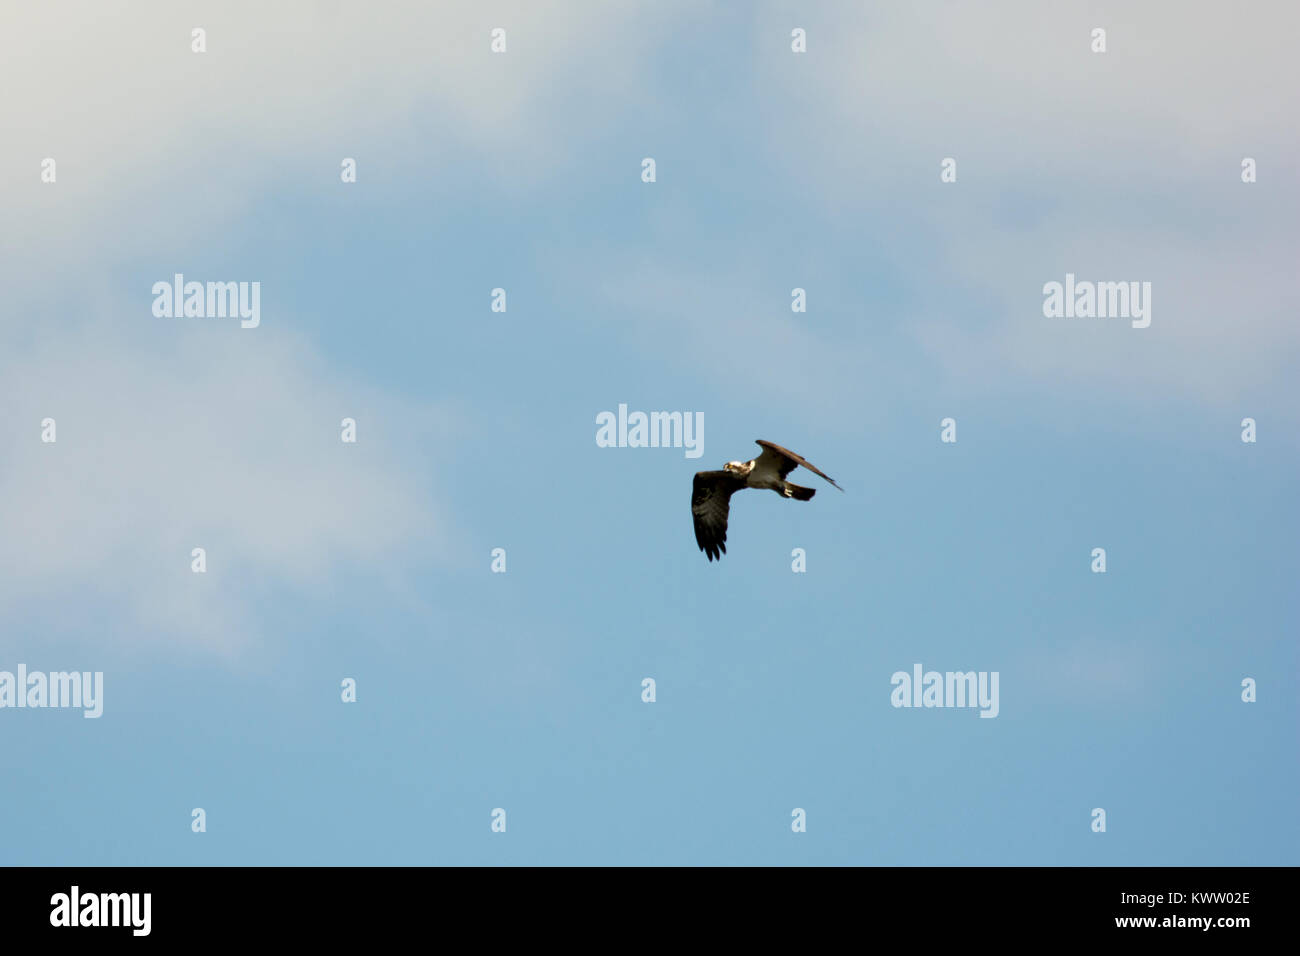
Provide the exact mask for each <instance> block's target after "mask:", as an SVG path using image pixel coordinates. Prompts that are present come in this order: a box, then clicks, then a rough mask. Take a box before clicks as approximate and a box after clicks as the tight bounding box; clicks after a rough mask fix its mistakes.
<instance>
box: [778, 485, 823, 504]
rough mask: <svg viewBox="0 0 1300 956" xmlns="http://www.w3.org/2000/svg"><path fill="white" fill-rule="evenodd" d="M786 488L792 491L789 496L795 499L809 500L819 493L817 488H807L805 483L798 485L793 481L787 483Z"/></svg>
mask: <svg viewBox="0 0 1300 956" xmlns="http://www.w3.org/2000/svg"><path fill="white" fill-rule="evenodd" d="M785 489H786V491H788V492H789V493H790V494H789V497H791V498H793V499H794V500H795V501H808V500H810V499H811V498H812V496H813V495H815V494H817V489H816V488H805V487H803V485H796V484H795V483H794V482H791V481H787V482H786V483H785Z"/></svg>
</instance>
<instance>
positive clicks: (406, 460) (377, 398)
mask: <svg viewBox="0 0 1300 956" xmlns="http://www.w3.org/2000/svg"><path fill="white" fill-rule="evenodd" d="M160 321H162V320H160ZM176 321H183V320H176ZM191 321H192V322H194V323H196V324H195V325H194V326H193V328H192V330H191V334H189V335H185V334H178V335H176V336H175V339H174V341H173V342H171V343H170V344H168V345H167V346H165V347H156V348H142V347H139V346H138V343H132V342H129V341H126V340H124V337H123V335H122V332H121V329H120V327H117V326H109V325H106V324H97V323H91V324H89V325H87V326H86V327H85V328H83V329H82V330H81V332H80V334H79V337H78V338H77V339H76V341H75V344H73V345H72V346H71V347H68V346H66V345H65V341H66V340H65V338H64V337H63V336H61V335H59V336H55V335H49V334H38V339H37V341H36V342H35V343H34V344H33V345H32V346H30V347H29V348H27V349H24V350H22V351H21V352H19V353H14V352H12V351H8V350H7V351H6V352H5V353H4V355H3V358H0V407H3V408H5V410H6V416H5V418H6V424H7V427H6V429H5V431H4V433H3V449H0V454H2V455H3V459H4V461H5V467H4V469H3V470H2V471H0V527H4V528H5V534H4V536H3V538H0V607H8V608H9V609H11V610H12V609H14V608H15V607H18V606H20V605H22V604H23V602H30V601H37V602H45V603H47V604H49V603H51V602H53V603H54V604H56V605H57V604H62V603H65V602H66V603H74V602H85V603H87V604H88V605H90V606H92V607H94V606H97V605H99V604H101V603H103V602H107V603H108V604H110V605H115V606H117V607H118V608H119V610H121V611H123V612H124V613H125V614H126V615H127V620H129V621H130V622H131V626H132V628H133V629H134V630H136V631H137V632H138V633H139V634H140V636H141V637H142V638H143V639H154V640H166V641H168V642H169V643H175V644H182V645H185V644H191V645H204V646H207V647H208V648H209V649H214V650H220V651H223V652H233V651H236V650H238V649H239V648H240V647H241V646H243V645H244V644H245V643H246V642H249V641H257V640H258V639H259V638H261V637H263V636H264V635H263V634H262V633H261V627H260V626H259V625H258V624H257V623H256V621H255V619H254V615H252V614H251V612H250V608H251V605H252V603H253V602H254V601H255V599H256V598H257V597H260V596H264V595H266V594H267V593H270V592H280V593H281V595H284V594H296V595H299V596H304V595H306V594H307V593H308V592H311V593H314V594H316V595H318V596H319V595H320V594H322V593H329V592H328V590H327V589H326V590H324V591H322V588H323V587H324V586H325V585H326V584H327V583H328V582H330V581H332V580H334V581H336V580H338V579H339V578H340V577H341V576H342V575H343V574H344V573H345V572H347V571H348V570H349V569H350V568H355V567H357V566H360V565H363V564H364V565H365V566H366V568H367V569H368V570H369V571H370V572H371V573H375V571H376V569H379V573H380V574H381V575H387V577H388V580H387V581H386V582H385V583H386V585H387V586H390V587H392V588H394V589H400V581H399V579H400V567H401V564H402V562H404V561H406V560H409V559H410V558H411V557H412V556H413V555H414V556H423V557H430V556H433V557H436V551H437V550H438V544H437V538H438V537H439V536H440V535H441V534H442V533H444V532H445V531H446V528H445V520H446V515H445V513H443V512H442V510H441V509H439V508H438V507H436V506H435V504H434V495H435V491H436V489H435V485H434V480H433V476H432V462H431V457H432V453H431V452H430V451H429V450H428V449H431V448H432V447H435V445H436V443H437V441H439V440H441V439H443V438H445V436H446V435H447V433H448V431H449V429H450V426H451V423H450V422H449V421H447V420H446V419H445V418H444V417H443V416H442V415H441V413H440V412H439V411H438V410H437V409H434V408H428V407H419V406H411V405H404V404H403V403H401V402H398V401H396V400H394V399H392V398H391V397H387V396H385V395H383V394H381V393H379V392H377V391H375V390H373V389H369V388H365V387H363V386H360V385H358V384H357V383H353V382H348V381H346V380H345V379H341V377H340V376H339V375H338V374H337V373H335V372H332V371H330V370H329V369H328V368H327V367H326V366H324V365H323V364H322V363H321V362H319V361H318V360H317V359H316V358H314V357H313V356H312V354H311V352H310V348H309V346H307V345H306V344H305V343H303V342H300V341H295V340H294V338H293V337H292V336H288V335H285V334H283V333H281V334H278V335H275V336H266V335H259V334H258V333H256V332H246V331H241V330H239V329H238V327H237V326H234V327H231V328H220V329H217V328H212V327H211V326H209V327H207V328H206V329H204V328H203V326H201V325H199V324H198V323H201V322H203V321H211V320H191ZM260 331H261V330H259V332H260ZM46 417H50V418H53V419H55V421H56V423H57V439H58V440H57V442H55V443H53V444H46V443H43V442H42V441H41V440H40V434H41V428H40V423H41V421H42V419H44V418H46ZM344 417H354V418H356V419H357V421H358V425H359V440H358V442H357V443H356V444H355V445H350V444H345V443H343V442H342V441H340V428H339V423H340V421H341V419H342V418H344ZM194 547H204V548H206V550H207V560H208V569H209V570H208V573H207V574H206V575H196V574H193V573H192V572H191V570H190V552H191V549H192V548H194ZM430 552H434V554H433V555H431V554H430ZM88 596H93V599H90V598H88Z"/></svg>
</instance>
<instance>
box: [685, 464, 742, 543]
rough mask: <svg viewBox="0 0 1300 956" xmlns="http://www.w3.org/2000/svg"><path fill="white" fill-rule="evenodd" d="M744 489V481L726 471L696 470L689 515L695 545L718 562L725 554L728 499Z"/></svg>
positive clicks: (729, 508) (729, 502) (729, 506)
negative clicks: (693, 523)
mask: <svg viewBox="0 0 1300 956" xmlns="http://www.w3.org/2000/svg"><path fill="white" fill-rule="evenodd" d="M744 487H745V480H744V479H743V478H737V477H736V476H735V475H733V474H731V473H730V472H726V471H698V472H696V473H695V484H694V486H693V487H692V488H691V515H692V516H693V517H694V519H695V543H696V544H698V545H699V546H700V550H701V551H703V552H704V553H705V554H706V555H708V557H709V560H710V561H712V560H714V559H715V558H716V559H717V560H719V561H721V560H722V556H723V555H724V554H726V553H727V513H728V512H729V511H730V510H731V496H732V495H733V494H735V493H736V492H737V491H739V490H740V489H741V488H744Z"/></svg>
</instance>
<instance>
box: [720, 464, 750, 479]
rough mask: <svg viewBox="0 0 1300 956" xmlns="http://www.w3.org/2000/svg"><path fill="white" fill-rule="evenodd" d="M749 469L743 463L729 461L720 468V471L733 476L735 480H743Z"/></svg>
mask: <svg viewBox="0 0 1300 956" xmlns="http://www.w3.org/2000/svg"><path fill="white" fill-rule="evenodd" d="M749 467H750V466H749V465H747V464H746V463H745V462H743V461H729V462H727V463H726V464H725V465H723V466H722V470H723V471H725V472H727V474H729V475H735V476H736V477H737V478H744V477H745V476H746V475H748V474H749Z"/></svg>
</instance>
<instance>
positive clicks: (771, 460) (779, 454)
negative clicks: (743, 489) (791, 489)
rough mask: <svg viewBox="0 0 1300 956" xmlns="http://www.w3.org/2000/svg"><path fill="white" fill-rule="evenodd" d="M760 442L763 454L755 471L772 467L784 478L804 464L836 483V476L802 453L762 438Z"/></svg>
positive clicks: (841, 489) (810, 469)
mask: <svg viewBox="0 0 1300 956" xmlns="http://www.w3.org/2000/svg"><path fill="white" fill-rule="evenodd" d="M758 444H759V445H760V446H761V447H762V449H763V454H761V455H759V456H758V462H757V464H755V466H754V470H755V471H767V470H768V469H771V470H773V471H775V472H776V473H777V474H779V475H780V476H781V478H782V479H784V478H785V476H786V475H788V474H790V472H792V471H794V470H795V469H796V468H798V467H799V466H800V465H803V466H804V467H805V468H807V469H808V470H809V471H811V472H812V473H813V474H816V475H821V476H822V477H823V478H825V479H826V480H827V481H829V482H830V483H831V484H832V485H835V479H834V478H832V477H831V476H830V475H828V474H826V472H824V471H822V470H821V469H820V468H818V467H817V466H816V465H814V464H813V463H812V462H810V461H808V460H807V459H806V458H804V457H803V456H802V455H796V454H795V453H794V452H792V451H791V450H790V449H788V448H782V447H781V446H780V445H777V444H773V443H772V442H770V441H763V439H761V438H760V439H758ZM835 487H836V488H840V486H839V485H835ZM843 490H844V489H843V488H840V491H843Z"/></svg>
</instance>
